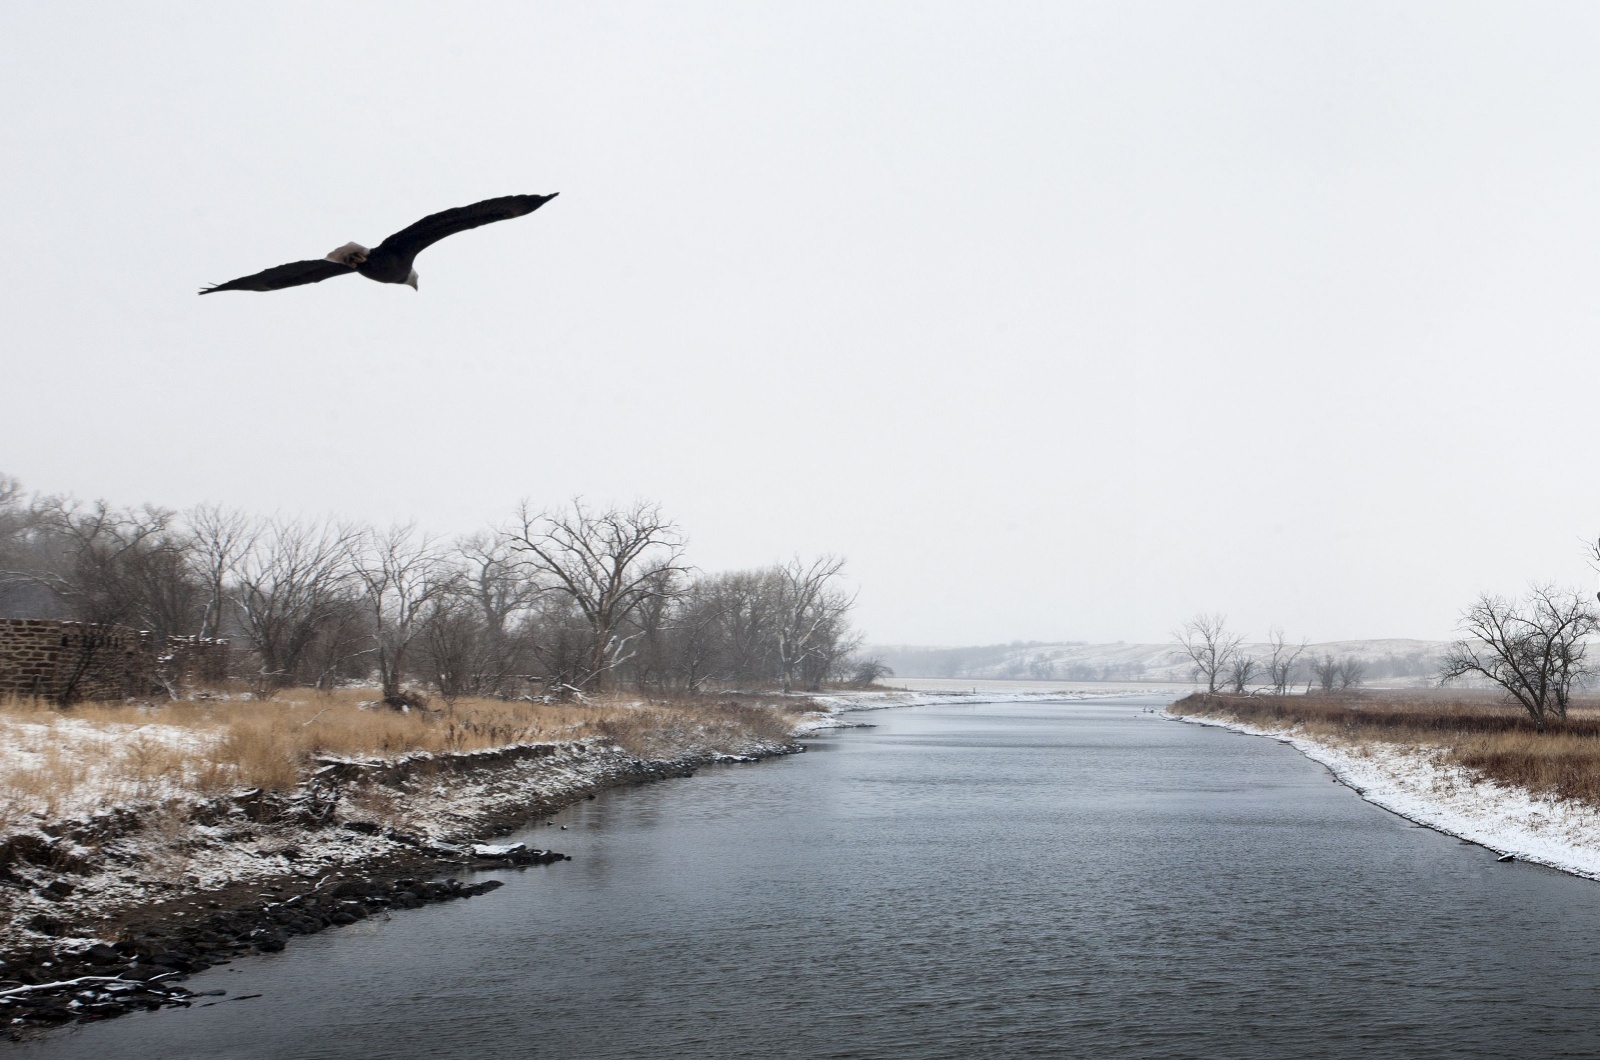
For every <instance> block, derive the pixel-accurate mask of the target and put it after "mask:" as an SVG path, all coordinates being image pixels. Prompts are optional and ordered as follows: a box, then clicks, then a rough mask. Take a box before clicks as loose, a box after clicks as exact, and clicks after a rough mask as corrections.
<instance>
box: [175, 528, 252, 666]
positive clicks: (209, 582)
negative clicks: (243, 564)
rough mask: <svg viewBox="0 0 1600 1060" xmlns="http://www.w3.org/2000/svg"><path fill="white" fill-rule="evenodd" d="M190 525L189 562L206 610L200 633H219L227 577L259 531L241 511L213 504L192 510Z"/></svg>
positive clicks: (203, 635)
mask: <svg viewBox="0 0 1600 1060" xmlns="http://www.w3.org/2000/svg"><path fill="white" fill-rule="evenodd" d="M187 522H188V524H189V542H188V544H189V547H188V549H187V550H186V553H187V557H188V560H189V565H190V567H191V568H193V570H194V572H195V576H196V577H197V578H198V579H199V580H200V583H201V584H202V585H204V586H205V592H206V609H205V614H204V616H203V617H202V618H201V620H200V636H202V637H217V636H221V635H222V622H223V609H224V605H225V604H226V603H227V599H228V594H227V588H228V579H229V578H230V577H232V576H233V572H234V568H235V567H237V566H238V564H239V561H240V560H241V559H242V558H243V557H244V556H245V554H246V553H248V552H249V551H250V548H251V546H252V545H254V544H255V538H256V534H257V533H258V532H259V531H258V528H257V527H256V525H255V523H254V521H253V520H251V519H250V517H249V516H247V515H245V514H244V513H243V512H238V511H226V510H224V509H222V508H219V507H217V506H216V505H214V504H208V505H201V506H199V507H197V508H195V509H194V510H192V511H191V512H190V513H189V515H188V519H187Z"/></svg>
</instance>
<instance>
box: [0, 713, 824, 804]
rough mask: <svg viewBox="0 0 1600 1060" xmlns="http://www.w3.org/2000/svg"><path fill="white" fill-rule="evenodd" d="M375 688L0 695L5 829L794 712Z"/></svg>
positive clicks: (696, 736) (749, 728)
mask: <svg viewBox="0 0 1600 1060" xmlns="http://www.w3.org/2000/svg"><path fill="white" fill-rule="evenodd" d="M374 698H375V696H374V694H373V693H372V692H371V691H367V690H361V689H353V690H340V691H336V692H331V693H310V692H305V691H298V692H297V691H290V692H287V693H284V694H282V695H280V696H278V697H275V698H274V699H272V700H268V701H249V700H246V701H225V700H209V701H186V702H176V703H160V704H123V703H117V704H102V703H86V704H81V705H78V706H75V707H73V708H71V709H69V710H61V709H58V708H54V707H50V706H47V705H43V704H39V703H35V702H33V701H27V700H12V701H5V702H0V830H4V829H6V828H7V826H12V825H15V824H17V823H23V822H25V818H26V817H28V816H29V815H31V816H32V817H34V818H54V817H57V816H61V815H70V814H73V813H82V812H92V811H93V810H94V809H97V808H100V807H103V806H105V805H110V804H116V803H123V802H128V801H151V800H155V801H160V800H162V799H165V798H172V797H179V796H182V795H188V794H215V793H218V792H221V791H226V790H229V789H236V788H253V787H260V788H265V789H269V790H283V789H286V788H289V787H292V786H293V785H295V784H296V783H297V782H298V781H299V779H300V778H301V776H302V775H303V773H304V770H305V768H306V766H307V764H308V763H310V762H311V761H312V759H314V758H316V757H318V756H323V755H333V756H341V757H356V758H368V757H378V758H394V757H397V756H400V755H404V754H410V753H414V752H419V751H429V752H452V751H471V750H480V749H485V748H491V747H504V746H507V745H509V744H518V743H537V742H545V741H556V740H575V739H588V738H598V739H603V740H605V741H607V742H608V743H613V744H617V745H620V746H622V747H623V748H625V749H626V750H627V751H629V752H630V753H632V754H635V755H638V756H640V757H645V758H662V757H671V756H673V755H677V754H681V753H684V752H687V751H690V750H696V749H699V750H712V751H733V750H736V749H737V748H739V747H741V746H747V745H748V744H749V742H750V741H751V740H765V741H781V740H783V739H784V738H785V737H786V735H787V734H788V732H789V731H790V729H791V728H792V727H793V725H794V723H795V719H794V713H795V710H796V708H794V707H790V706H786V705H770V704H763V703H757V702H749V701H736V700H731V699H721V700H709V699H681V700H670V701H659V700H657V701H652V702H641V701H638V700H635V699H631V698H611V699H604V700H598V701H591V702H588V703H558V704H545V703H513V702H504V701H501V700H492V699H461V700H457V701H456V702H455V703H454V704H450V705H445V704H442V703H441V704H439V705H438V709H436V710H414V711H411V712H410V713H400V712H397V711H393V710H389V709H387V708H383V707H377V706H369V705H367V704H369V703H370V702H371V700H373V699H374Z"/></svg>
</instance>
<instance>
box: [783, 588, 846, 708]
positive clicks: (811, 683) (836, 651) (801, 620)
mask: <svg viewBox="0 0 1600 1060" xmlns="http://www.w3.org/2000/svg"><path fill="white" fill-rule="evenodd" d="M843 571H844V560H843V559H841V558H839V557H838V556H823V557H821V558H820V559H816V560H812V561H811V562H810V563H806V562H804V561H802V560H801V559H799V558H798V557H796V558H795V559H792V560H790V561H789V562H788V563H785V564H783V565H782V566H781V567H779V568H778V579H777V586H778V593H779V595H778V601H777V607H776V608H775V611H776V617H777V622H776V626H775V631H776V633H777V648H778V666H779V668H780V670H781V673H782V677H783V690H784V691H785V692H790V691H793V690H794V686H795V678H796V676H797V675H799V674H800V672H801V670H802V668H807V669H809V670H810V671H811V672H810V673H809V674H808V675H807V680H806V682H805V683H806V686H807V688H810V689H816V688H819V687H821V685H822V682H823V681H824V680H825V679H826V678H827V677H828V676H829V672H830V671H831V670H832V669H833V668H834V665H835V664H836V663H837V662H838V661H839V660H840V659H842V658H843V657H844V656H846V655H848V654H849V653H850V652H851V651H853V650H855V645H854V644H851V645H843V644H841V643H840V641H841V637H842V635H843V634H844V633H845V631H844V628H843V622H844V616H845V615H846V613H848V612H849V610H850V608H851V606H852V605H854V603H855V598H854V597H851V596H847V595H845V593H844V592H843V591H842V590H840V589H839V588H838V587H837V585H836V584H835V581H836V579H838V577H839V576H840V574H842V573H843ZM808 662H809V663H810V664H811V665H810V666H809V667H806V664H807V663H808Z"/></svg>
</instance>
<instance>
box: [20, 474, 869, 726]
mask: <svg viewBox="0 0 1600 1060" xmlns="http://www.w3.org/2000/svg"><path fill="white" fill-rule="evenodd" d="M843 569H844V562H843V561H842V560H840V559H838V558H835V557H823V558H821V559H816V560H801V559H798V558H797V559H794V560H791V561H789V562H787V563H780V564H774V565H772V566H769V567H765V568H760V569H757V570H748V571H735V572H729V573H720V574H707V573H704V572H700V571H697V570H695V569H694V568H692V567H691V566H689V564H688V562H687V561H686V559H685V539H684V536H683V534H682V532H681V531H680V529H679V528H678V527H677V526H676V525H675V524H673V523H672V522H671V521H670V520H669V519H668V518H667V517H666V516H665V515H663V513H662V511H661V509H660V507H659V506H658V505H655V504H651V503H636V504H633V505H629V506H621V507H593V506H590V505H588V504H585V503H584V502H583V501H581V500H577V501H574V502H572V503H571V504H569V505H567V506H566V507H564V508H560V509H553V510H536V509H534V508H531V507H529V506H528V505H526V504H524V505H523V506H522V507H521V508H519V509H518V511H517V512H516V513H515V515H514V517H513V518H512V519H511V520H510V522H509V523H508V524H507V525H506V526H504V527H501V528H498V529H496V530H491V531H485V532H482V533H479V534H475V535H471V536H468V537H465V538H462V539H459V540H454V541H446V540H442V539H439V538H435V537H432V536H430V535H427V534H425V533H422V532H421V531H419V530H418V529H417V528H416V527H415V526H413V525H400V526H395V527H391V528H388V529H376V528H373V527H368V526H360V525H356V524H351V523H344V522H339V521H336V520H332V519H292V518H256V517H252V516H249V515H246V514H244V513H240V512H233V511H226V510H223V509H219V508H215V507H201V508H197V509H194V510H192V511H189V512H185V513H181V514H180V513H175V512H171V511H167V510H165V509H159V508H154V507H142V508H131V509H118V508H113V507H111V506H108V505H106V504H103V503H85V502H81V501H78V500H75V499H73V498H70V497H28V496H25V495H24V494H23V492H22V491H21V489H20V488H19V487H18V486H17V485H16V483H15V482H14V481H12V480H8V479H3V478H0V616H7V617H27V616H34V617H60V618H74V619H78V620H80V621H83V622H86V623H91V624H105V625H123V626H131V627H134V628H137V629H143V630H149V631H151V632H152V633H154V634H155V635H156V636H158V637H173V636H203V637H228V638H231V639H234V640H235V641H236V642H237V643H239V644H241V645H243V646H244V647H245V648H246V649H247V650H248V652H249V654H250V656H251V659H252V661H251V668H252V672H253V673H254V674H255V677H256V679H257V682H258V683H259V684H260V685H261V686H262V687H263V690H266V689H270V688H273V687H282V686H287V685H296V684H301V685H318V686H327V685H329V684H332V683H335V682H340V681H350V680H365V679H373V678H375V679H376V680H377V681H378V683H379V684H380V685H381V687H382V690H383V697H384V699H385V700H386V701H388V702H390V703H392V704H395V705H400V704H403V703H406V702H408V701H409V700H410V698H411V696H412V693H410V692H408V687H411V686H417V685H421V686H425V687H427V688H428V689H431V690H433V691H435V692H437V693H439V694H441V695H443V696H445V697H447V698H454V697H456V696H462V695H487V696H511V695H527V694H535V693H537V694H550V693H556V694H568V693H572V692H583V691H590V690H594V689H599V688H604V687H639V688H647V689H654V690H663V691H665V690H673V689H677V690H701V689H706V688H725V687H731V686H739V687H756V686H768V687H770V686H781V687H783V688H785V689H813V690H814V689H817V688H820V687H821V686H822V685H823V683H824V682H827V681H831V680H838V679H842V678H851V677H858V678H859V677H862V676H863V675H866V674H868V672H869V671H870V673H871V674H872V675H880V674H881V668H879V667H875V666H874V665H873V664H872V663H871V661H870V660H866V661H863V660H857V659H855V658H854V657H853V653H854V652H855V651H856V649H857V648H858V647H859V644H860V638H859V636H857V635H856V634H855V633H854V632H853V631H852V629H851V627H850V623H849V612H850V610H851V606H852V604H853V602H854V599H853V597H852V596H851V595H850V594H849V593H848V592H846V591H845V589H844V588H843V586H842V581H843V578H842V575H843Z"/></svg>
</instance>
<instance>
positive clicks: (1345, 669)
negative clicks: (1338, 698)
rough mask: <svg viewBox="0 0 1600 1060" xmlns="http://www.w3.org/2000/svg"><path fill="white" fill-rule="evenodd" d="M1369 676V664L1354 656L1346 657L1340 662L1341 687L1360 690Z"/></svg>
mask: <svg viewBox="0 0 1600 1060" xmlns="http://www.w3.org/2000/svg"><path fill="white" fill-rule="evenodd" d="M1366 676H1367V664H1366V663H1364V662H1362V661H1361V660H1360V659H1358V658H1356V657H1355V656H1354V655H1346V656H1345V657H1344V658H1343V659H1340V660H1339V670H1338V678H1339V687H1340V688H1341V689H1346V688H1360V687H1361V682H1362V680H1363V679H1364V678H1365V677H1366Z"/></svg>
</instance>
